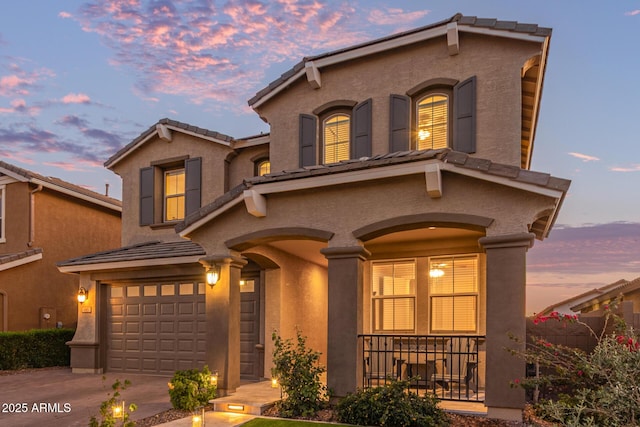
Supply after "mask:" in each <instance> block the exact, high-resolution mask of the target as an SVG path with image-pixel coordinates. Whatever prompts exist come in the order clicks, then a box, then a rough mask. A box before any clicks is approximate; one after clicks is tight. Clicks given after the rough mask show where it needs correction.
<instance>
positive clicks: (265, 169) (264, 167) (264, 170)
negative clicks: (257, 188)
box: [256, 159, 271, 176]
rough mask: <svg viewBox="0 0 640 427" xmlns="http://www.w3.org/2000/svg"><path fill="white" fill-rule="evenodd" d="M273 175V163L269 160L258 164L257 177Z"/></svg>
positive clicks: (259, 161) (260, 161)
mask: <svg viewBox="0 0 640 427" xmlns="http://www.w3.org/2000/svg"><path fill="white" fill-rule="evenodd" d="M268 173H271V162H270V161H269V159H262V160H258V161H257V162H256V175H257V176H262V175H266V174H268Z"/></svg>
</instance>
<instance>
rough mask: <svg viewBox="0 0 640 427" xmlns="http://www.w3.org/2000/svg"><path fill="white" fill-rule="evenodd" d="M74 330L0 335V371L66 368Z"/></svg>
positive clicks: (5, 333) (2, 333)
mask: <svg viewBox="0 0 640 427" xmlns="http://www.w3.org/2000/svg"><path fill="white" fill-rule="evenodd" d="M74 334H75V330H73V329H32V330H30V331H21V332H0V370H15V369H24V368H45V367H48V366H69V364H70V357H71V356H70V354H71V352H70V350H69V347H68V346H67V345H66V342H67V341H71V340H72V339H73V335H74Z"/></svg>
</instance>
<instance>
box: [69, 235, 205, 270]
mask: <svg viewBox="0 0 640 427" xmlns="http://www.w3.org/2000/svg"><path fill="white" fill-rule="evenodd" d="M205 254H206V253H205V251H204V249H202V247H201V246H200V245H198V244H197V243H194V242H192V241H190V240H180V241H171V242H162V241H157V240H156V241H150V242H144V243H139V244H135V245H131V246H125V247H122V248H117V249H112V250H108V251H102V252H96V253H93V254H89V255H83V256H81V257H77V258H72V259H68V260H66V261H60V262H58V263H57V266H58V269H59V270H60V271H62V272H65V273H72V272H78V271H91V270H100V269H104V268H105V267H109V268H116V267H120V268H123V267H138V266H149V265H156V264H165V263H166V262H167V261H166V260H169V261H168V262H169V263H180V262H182V263H184V262H198V259H199V258H200V257H202V256H204V255H205ZM153 261H160V262H159V263H154V262H153Z"/></svg>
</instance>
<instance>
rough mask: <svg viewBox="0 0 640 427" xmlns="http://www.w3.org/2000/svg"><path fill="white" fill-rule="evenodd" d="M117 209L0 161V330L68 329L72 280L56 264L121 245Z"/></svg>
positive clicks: (73, 308) (74, 313) (74, 289)
mask: <svg viewBox="0 0 640 427" xmlns="http://www.w3.org/2000/svg"><path fill="white" fill-rule="evenodd" d="M121 211H122V208H121V204H120V202H119V201H118V200H115V199H112V198H110V197H106V196H103V195H101V194H98V193H95V192H93V191H89V190H87V189H85V188H82V187H79V186H77V185H73V184H70V183H68V182H65V181H62V180H60V179H57V178H52V177H45V176H42V175H39V174H37V173H34V172H30V171H27V170H24V169H21V168H19V167H16V166H13V165H10V164H8V163H5V162H3V161H0V331H21V330H27V329H33V328H55V327H66V328H75V326H76V321H77V318H78V308H77V306H78V303H77V300H76V296H77V294H78V280H77V278H74V277H72V276H69V275H66V274H62V273H60V272H59V271H58V269H57V268H56V263H57V262H58V261H60V260H63V259H68V258H69V257H73V256H78V255H80V254H83V253H87V252H88V251H99V250H104V249H109V248H114V247H118V246H119V245H120V232H121V230H120V223H121V218H120V215H121Z"/></svg>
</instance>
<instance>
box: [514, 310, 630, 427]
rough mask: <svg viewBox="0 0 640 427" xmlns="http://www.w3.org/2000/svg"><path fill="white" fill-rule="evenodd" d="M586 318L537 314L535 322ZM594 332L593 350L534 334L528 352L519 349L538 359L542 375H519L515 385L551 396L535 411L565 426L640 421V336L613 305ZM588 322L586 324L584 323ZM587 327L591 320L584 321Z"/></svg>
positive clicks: (608, 424)
mask: <svg viewBox="0 0 640 427" xmlns="http://www.w3.org/2000/svg"><path fill="white" fill-rule="evenodd" d="M546 321H556V322H564V323H569V322H570V323H582V322H581V321H580V320H579V318H578V317H577V316H567V315H561V314H558V313H556V312H554V313H551V314H550V315H549V316H537V317H536V319H534V322H538V323H539V322H546ZM611 321H613V322H614V328H613V332H612V333H606V332H602V333H600V334H596V333H595V332H594V331H593V330H590V332H591V333H592V334H593V336H594V337H595V338H596V339H597V342H598V343H597V345H596V347H595V349H594V350H593V351H592V352H591V353H585V352H584V351H582V350H580V349H575V348H571V347H566V346H562V345H557V344H553V343H550V342H548V341H546V340H544V339H541V338H535V339H534V340H533V342H532V343H529V346H528V348H527V349H526V350H525V351H524V352H517V351H514V354H518V355H521V356H523V357H524V358H525V359H526V361H527V362H529V363H535V364H538V366H540V368H541V374H540V375H539V376H537V377H527V378H522V379H514V381H513V383H514V386H515V385H518V386H522V387H524V388H525V389H529V390H534V391H535V394H534V397H535V396H537V394H538V393H542V394H543V395H546V396H548V397H547V398H545V399H541V400H540V401H539V402H537V404H536V405H535V406H534V409H535V411H536V415H538V416H539V417H541V418H542V419H544V420H547V421H551V422H554V423H559V424H560V425H565V426H631V425H640V386H639V385H638V378H640V341H639V339H638V336H637V334H636V332H635V331H634V330H633V329H632V328H630V327H627V326H626V324H625V323H624V321H623V320H622V319H621V318H620V317H619V316H617V315H616V314H615V313H614V312H613V311H612V309H611V308H610V307H609V306H607V307H605V328H604V329H603V331H606V330H607V328H606V325H607V323H610V322H611ZM583 325H584V323H583ZM585 326H586V325H585Z"/></svg>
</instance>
